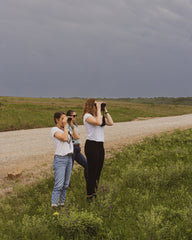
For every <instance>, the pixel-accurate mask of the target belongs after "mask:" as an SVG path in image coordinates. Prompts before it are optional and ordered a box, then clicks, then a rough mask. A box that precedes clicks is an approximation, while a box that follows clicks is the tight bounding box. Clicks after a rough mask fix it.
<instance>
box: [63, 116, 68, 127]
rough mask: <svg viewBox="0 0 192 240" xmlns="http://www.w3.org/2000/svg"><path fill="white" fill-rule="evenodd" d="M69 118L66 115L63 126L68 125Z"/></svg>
mask: <svg viewBox="0 0 192 240" xmlns="http://www.w3.org/2000/svg"><path fill="white" fill-rule="evenodd" d="M67 120H68V117H67V116H65V117H64V118H63V127H67Z"/></svg>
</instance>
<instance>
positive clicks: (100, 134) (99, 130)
mask: <svg viewBox="0 0 192 240" xmlns="http://www.w3.org/2000/svg"><path fill="white" fill-rule="evenodd" d="M90 116H91V117H93V118H95V117H94V116H93V115H91V114H90V113H85V115H84V116H83V123H84V126H85V129H86V132H87V139H88V140H92V141H96V142H104V127H101V126H97V125H94V124H90V123H88V122H86V119H87V118H88V117H90Z"/></svg>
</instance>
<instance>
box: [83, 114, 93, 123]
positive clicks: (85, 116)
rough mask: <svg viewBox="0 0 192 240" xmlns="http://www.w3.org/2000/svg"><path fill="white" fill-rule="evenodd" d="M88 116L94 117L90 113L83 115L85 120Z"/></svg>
mask: <svg viewBox="0 0 192 240" xmlns="http://www.w3.org/2000/svg"><path fill="white" fill-rule="evenodd" d="M88 117H93V115H92V114H90V113H85V115H84V116H83V120H84V121H86V119H87V118H88Z"/></svg>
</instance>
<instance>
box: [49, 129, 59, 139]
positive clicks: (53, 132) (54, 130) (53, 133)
mask: <svg viewBox="0 0 192 240" xmlns="http://www.w3.org/2000/svg"><path fill="white" fill-rule="evenodd" d="M58 131H59V132H60V129H59V128H58V127H53V128H52V129H51V135H52V137H53V136H54V135H55V133H56V132H58Z"/></svg>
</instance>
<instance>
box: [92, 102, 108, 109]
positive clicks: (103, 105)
mask: <svg viewBox="0 0 192 240" xmlns="http://www.w3.org/2000/svg"><path fill="white" fill-rule="evenodd" d="M94 105H95V107H97V104H96V103H94ZM105 106H106V103H101V111H105Z"/></svg>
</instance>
